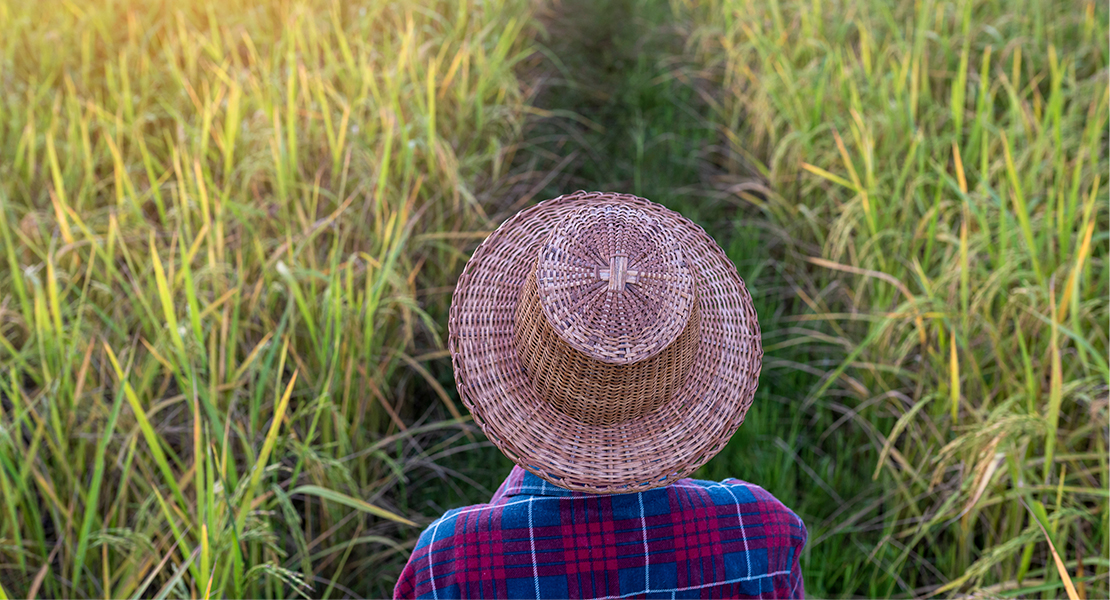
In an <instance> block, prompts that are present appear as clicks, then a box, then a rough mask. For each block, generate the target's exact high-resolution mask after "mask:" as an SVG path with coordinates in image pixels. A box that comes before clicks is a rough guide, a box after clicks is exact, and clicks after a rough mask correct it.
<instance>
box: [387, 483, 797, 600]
mask: <svg viewBox="0 0 1110 600" xmlns="http://www.w3.org/2000/svg"><path fill="white" fill-rule="evenodd" d="M806 538H807V533H806V529H805V525H804V524H803V523H802V520H801V519H799V518H798V516H797V515H795V514H794V513H793V512H792V511H791V510H790V509H788V508H786V506H784V505H783V504H782V503H781V502H779V501H778V500H776V499H775V497H774V496H772V495H771V494H769V493H768V492H767V491H766V490H764V489H763V488H761V487H759V486H756V485H752V484H750V483H744V482H743V481H739V480H736V479H726V480H725V481H722V482H720V483H717V482H711V481H700V480H695V479H682V480H679V481H677V482H676V483H674V484H672V485H669V486H667V487H664V488H657V489H653V490H647V491H643V492H636V493H629V494H615V495H595V494H584V493H579V492H570V491H568V490H564V489H562V488H557V487H555V486H553V485H551V484H549V483H547V482H545V481H543V480H542V479H540V478H538V477H536V476H535V475H532V474H531V473H528V472H527V471H525V470H523V469H521V468H520V467H514V468H513V471H512V473H510V474H509V477H508V478H507V479H506V480H505V482H504V483H503V484H501V487H500V488H498V490H497V493H496V494H494V496H493V498H492V499H491V500H490V503H489V504H479V505H476V506H468V507H465V508H457V509H452V510H449V511H447V514H445V515H443V516H442V517H441V518H439V519H438V520H436V521H435V522H433V523H432V524H431V525H430V526H428V528H427V529H426V530H425V531H424V533H423V534H421V536H420V540H419V541H418V542H417V544H416V549H415V550H414V551H413V554H412V556H411V557H410V558H409V562H408V564H407V565H406V566H405V569H404V571H403V572H402V573H401V578H400V579H399V580H398V581H397V587H396V588H395V589H394V592H393V594H394V597H395V598H413V597H416V598H437V599H439V598H632V597H639V598H801V597H803V596H804V590H803V586H802V572H801V569H800V568H799V565H798V555H799V554H800V553H801V551H802V547H803V546H805V543H806Z"/></svg>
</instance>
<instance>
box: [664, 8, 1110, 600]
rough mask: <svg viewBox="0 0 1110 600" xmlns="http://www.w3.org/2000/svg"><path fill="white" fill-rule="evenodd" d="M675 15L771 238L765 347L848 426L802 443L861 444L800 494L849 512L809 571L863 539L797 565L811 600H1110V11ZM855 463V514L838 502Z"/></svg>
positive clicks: (735, 178) (816, 550)
mask: <svg viewBox="0 0 1110 600" xmlns="http://www.w3.org/2000/svg"><path fill="white" fill-rule="evenodd" d="M672 5H673V7H674V9H675V11H676V15H678V17H679V20H680V21H685V22H687V23H688V24H689V29H688V32H687V33H688V36H689V37H688V39H689V43H690V46H689V47H690V52H691V53H692V55H693V57H694V60H695V62H696V64H698V65H699V66H700V67H701V68H703V69H704V73H703V74H704V75H705V77H706V79H707V80H708V81H710V82H711V83H712V85H711V87H712V88H714V89H712V90H711V91H709V92H707V93H706V97H707V101H709V102H711V104H712V106H713V118H714V120H715V121H716V123H717V124H718V127H719V131H720V137H721V139H722V144H723V145H725V146H727V147H728V149H729V152H728V153H727V157H728V159H727V160H725V161H723V164H722V166H723V167H725V168H726V169H727V170H728V171H729V172H730V176H729V177H727V178H722V179H723V181H722V183H721V184H720V188H721V189H727V190H729V191H731V192H733V193H734V194H735V197H736V198H737V199H738V200H739V201H741V202H743V203H745V204H747V205H749V206H751V207H754V209H755V210H758V211H759V213H760V214H761V215H762V216H763V220H764V221H765V222H766V223H767V224H768V225H767V228H768V229H769V230H771V231H777V232H778V233H777V235H776V237H777V238H778V240H779V242H778V243H779V244H781V246H782V256H781V269H782V272H781V276H782V278H783V280H784V281H786V282H787V283H788V284H789V285H790V286H791V288H792V292H793V293H792V294H791V295H792V296H793V297H794V302H795V303H796V304H797V305H799V306H803V307H805V310H804V311H803V314H799V315H796V316H793V317H790V318H789V320H790V321H792V322H794V323H795V325H796V326H795V327H793V328H791V329H790V330H788V331H784V332H782V333H783V335H784V339H782V340H778V341H777V343H778V344H779V345H781V346H802V347H806V348H808V351H809V352H810V353H811V355H812V356H813V357H814V358H813V360H811V361H809V363H808V365H807V368H808V369H810V370H812V371H814V372H815V373H816V374H817V375H819V376H820V380H819V381H818V383H817V384H816V385H815V386H814V387H813V389H812V390H811V391H810V392H809V394H808V396H807V397H804V398H798V401H797V410H798V411H802V412H804V411H807V410H809V409H810V408H811V407H813V406H814V405H815V404H823V405H825V406H830V407H833V406H836V407H840V410H841V411H842V414H843V419H842V420H840V421H838V422H836V423H835V424H834V425H833V426H832V430H829V431H812V430H810V431H808V432H803V433H802V435H800V436H798V437H796V438H795V439H796V441H795V442H794V443H795V444H800V445H806V444H819V443H821V441H823V440H824V439H825V437H826V436H829V435H832V436H838V435H844V432H845V430H847V429H849V428H854V429H855V430H856V431H859V432H863V434H864V435H862V436H857V437H862V439H863V440H864V441H865V446H863V447H862V448H860V449H859V450H858V451H857V452H855V453H854V454H844V455H841V456H836V457H831V458H833V459H834V460H833V462H831V463H830V462H829V461H827V460H825V461H823V462H822V467H823V468H820V469H818V470H815V469H813V468H810V469H809V473H808V475H807V476H805V477H804V478H803V479H801V480H800V485H803V486H805V487H808V488H809V490H810V494H812V495H815V496H819V497H824V498H827V499H828V500H827V502H829V503H830V504H833V505H837V504H839V505H840V506H835V510H833V511H825V513H824V514H823V515H822V516H823V517H824V518H823V519H821V520H818V522H816V523H812V524H811V530H812V529H814V528H816V529H818V530H819V531H821V532H822V533H820V534H819V535H817V536H815V538H814V539H813V540H812V541H811V544H810V546H809V548H808V550H807V552H809V553H810V556H814V555H815V554H821V552H822V550H821V548H822V545H823V544H830V543H836V539H837V537H838V536H842V535H844V534H847V533H851V532H853V531H857V532H858V531H872V532H874V536H875V543H874V544H873V545H871V546H867V547H860V548H858V549H856V550H855V551H854V552H852V551H849V552H846V553H845V554H844V560H843V564H842V566H841V567H840V568H839V569H838V568H837V566H836V565H828V564H823V565H821V566H816V565H814V566H810V567H808V568H809V569H814V570H820V572H821V573H822V576H823V577H826V578H829V579H828V580H825V581H823V582H822V588H821V589H824V590H828V591H830V592H831V593H836V592H842V593H847V594H866V595H892V594H893V595H914V596H916V595H923V594H935V593H956V592H960V593H982V594H987V595H1041V594H1043V595H1045V596H1049V597H1051V596H1057V595H1064V594H1065V591H1066V590H1065V588H1066V586H1067V584H1066V583H1065V582H1064V581H1062V580H1061V577H1063V576H1065V573H1066V575H1067V577H1068V578H1070V580H1071V581H1072V582H1074V584H1075V588H1076V593H1077V595H1080V596H1084V595H1085V596H1089V597H1105V596H1106V595H1107V594H1108V593H1110V587H1108V579H1107V578H1108V567H1110V562H1108V561H1107V556H1108V554H1110V531H1108V529H1110V526H1108V523H1110V520H1108V518H1110V514H1108V513H1110V498H1108V494H1107V492H1106V486H1107V482H1108V475H1110V472H1108V466H1107V425H1108V418H1110V417H1108V409H1110V408H1108V383H1110V366H1108V364H1107V353H1108V348H1107V335H1108V334H1107V320H1108V318H1110V301H1108V294H1110V268H1108V265H1107V254H1108V253H1107V240H1108V237H1110V235H1108V223H1110V218H1108V214H1107V210H1106V206H1107V193H1106V183H1107V182H1106V179H1107V175H1108V174H1107V168H1108V160H1107V159H1108V152H1107V136H1106V130H1107V113H1108V99H1107V81H1108V79H1107V59H1108V56H1107V50H1106V45H1105V42H1106V39H1107V36H1108V33H1110V27H1108V24H1107V12H1106V7H1105V5H1103V4H1102V3H1094V2H1049V1H1047V0H1045V1H1041V0H1028V1H1024V2H1018V3H1014V2H993V1H986V2H972V1H971V0H957V1H951V2H942V1H937V0H917V1H914V2H910V1H908V0H900V1H898V2H893V3H887V2H877V1H875V2H872V1H868V0H843V1H829V0H807V1H805V2H802V1H800V0H770V1H768V2H753V1H750V0H717V1H712V2H704V3H693V2H686V1H684V0H675V1H674V2H673V3H672ZM773 351H774V347H772V355H773ZM836 429H840V432H836V433H834V432H833V430H836ZM868 439H869V440H870V442H866V440H868ZM845 459H848V460H845ZM860 468H866V469H867V471H869V472H871V474H873V477H874V479H875V484H874V487H873V491H872V492H871V493H870V495H868V494H864V495H862V496H860V497H859V498H862V499H863V500H864V501H856V502H850V501H848V500H846V498H848V496H844V497H840V495H839V494H838V493H837V490H836V488H835V484H834V485H828V482H829V481H835V480H837V479H839V477H840V475H839V473H840V472H842V471H846V470H847V471H852V470H856V469H860ZM821 484H824V487H822V485H821ZM830 513H831V514H830ZM803 516H806V515H803ZM810 516H816V515H810ZM1041 525H1044V527H1043V528H1042V527H1041ZM1050 544H1051V546H1052V547H1054V548H1055V549H1056V550H1058V551H1059V553H1060V555H1061V558H1062V563H1061V564H1062V567H1063V568H1062V569H1059V568H1057V566H1056V562H1055V561H1054V559H1053V557H1052V552H1051V550H1050ZM803 564H805V561H803ZM857 565H864V567H865V569H864V570H863V571H862V572H860V571H859V570H856V571H854V572H853V571H852V569H853V567H856V566H857ZM807 583H808V582H807Z"/></svg>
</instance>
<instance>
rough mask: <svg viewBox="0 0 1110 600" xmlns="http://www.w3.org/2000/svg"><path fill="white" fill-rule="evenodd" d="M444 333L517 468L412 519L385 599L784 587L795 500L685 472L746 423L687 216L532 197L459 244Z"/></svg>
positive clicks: (745, 396)
mask: <svg viewBox="0 0 1110 600" xmlns="http://www.w3.org/2000/svg"><path fill="white" fill-rule="evenodd" d="M447 328H448V346H449V347H450V351H451V366H452V369H453V371H454V375H455V387H456V389H457V390H458V392H459V398H460V399H461V400H462V401H463V403H464V404H465V405H466V407H467V408H468V409H469V410H470V413H471V415H473V417H474V422H475V423H476V424H477V425H478V426H479V427H481V428H482V431H483V432H484V433H485V434H486V436H487V437H488V438H489V440H490V441H491V442H492V443H493V444H494V445H495V446H497V448H498V449H500V450H501V451H502V452H503V453H504V454H505V455H506V456H507V457H509V459H511V460H512V461H513V462H514V463H516V464H517V467H516V468H514V469H513V472H512V474H511V475H510V476H509V478H508V479H507V480H506V482H505V483H504V484H503V485H502V486H501V488H500V489H499V490H498V492H497V494H496V495H495V496H494V497H493V499H492V500H491V501H490V503H489V504H483V505H479V506H471V507H466V508H461V509H454V510H451V511H448V513H447V514H446V515H444V516H443V517H442V518H440V519H438V520H436V521H435V522H434V523H432V525H431V526H430V527H428V529H427V530H426V531H425V532H424V534H423V535H422V536H421V537H420V539H419V540H418V542H417V546H416V549H415V551H414V552H413V554H412V556H411V557H410V558H409V562H408V564H407V565H406V566H405V570H404V572H403V573H402V576H401V578H400V580H399V581H398V582H397V586H396V588H395V590H394V594H395V595H396V596H397V597H398V598H409V597H427V598H436V599H437V600H438V599H439V598H456V597H465V598H478V597H486V598H626V597H633V596H658V597H671V598H677V597H680V596H681V597H702V596H708V597H743V596H754V597H800V596H802V594H803V585H802V574H801V571H800V570H799V564H798V558H799V556H798V555H799V554H800V553H801V550H802V548H803V546H804V545H805V541H806V531H805V526H804V525H803V524H802V521H801V520H800V519H799V518H798V516H797V515H795V514H794V513H792V512H790V510H789V509H787V508H786V507H785V506H783V505H782V503H780V502H779V501H778V500H776V499H775V498H774V496H772V495H771V494H769V493H767V492H766V491H765V490H763V489H762V488H760V487H758V486H754V485H750V484H747V483H744V482H741V481H737V480H726V481H724V482H722V483H711V482H705V481H695V480H691V479H684V478H685V477H686V476H688V475H690V474H691V473H693V472H694V471H695V470H696V469H697V468H698V467H700V466H701V465H704V464H705V463H706V461H708V460H709V459H710V458H712V457H713V455H715V454H717V453H718V452H720V450H721V449H722V448H724V446H725V444H727V443H728V441H729V439H730V438H731V437H732V435H733V433H735V432H736V430H737V428H739V427H740V425H741V424H742V423H743V422H744V415H745V414H746V413H747V411H748V408H749V407H750V406H751V404H752V400H753V399H754V397H755V390H756V387H757V386H758V384H759V372H760V367H761V366H762V359H763V348H762V341H761V337H760V332H759V321H758V318H757V316H756V313H755V306H754V304H753V302H752V298H751V295H750V294H748V291H747V289H746V288H745V287H744V282H743V280H742V279H741V278H740V275H739V274H738V273H737V272H736V265H734V264H733V263H732V261H731V260H730V259H729V257H728V256H727V255H726V254H725V253H724V251H723V250H721V248H720V246H718V245H717V243H716V242H714V241H713V239H712V238H711V237H709V235H707V234H706V233H705V231H704V230H703V229H702V228H701V227H698V225H697V224H695V223H693V222H692V221H690V220H689V219H687V218H685V217H683V216H682V215H680V214H678V213H676V212H674V211H671V210H668V209H667V208H665V207H663V206H660V205H658V204H655V203H654V202H651V201H649V200H645V199H644V198H638V197H636V196H630V195H628V194H616V193H609V192H575V193H573V194H569V195H566V196H560V197H558V198H554V199H552V200H548V201H546V202H541V203H539V204H537V205H535V206H532V207H531V208H528V209H525V210H523V211H521V212H520V213H517V214H516V215H515V216H513V217H512V218H510V219H508V220H507V221H505V222H504V223H502V224H501V226H500V227H498V228H497V230H496V231H494V232H493V233H491V234H490V236H489V237H487V238H486V240H485V241H483V242H482V243H481V244H480V245H479V246H478V248H477V249H475V251H474V254H473V255H472V256H471V257H470V260H469V261H467V263H466V267H465V268H464V269H463V273H462V275H461V276H460V277H459V282H458V285H457V286H456V287H455V293H454V296H452V299H451V314H450V318H449V320H448V324H447Z"/></svg>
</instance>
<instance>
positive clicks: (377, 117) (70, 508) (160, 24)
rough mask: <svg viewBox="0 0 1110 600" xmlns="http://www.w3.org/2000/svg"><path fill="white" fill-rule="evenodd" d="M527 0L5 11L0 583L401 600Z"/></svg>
mask: <svg viewBox="0 0 1110 600" xmlns="http://www.w3.org/2000/svg"><path fill="white" fill-rule="evenodd" d="M529 10H530V7H529V6H528V3H526V2H523V1H520V0H506V1H500V2H496V1H495V2H488V1H487V2H461V3H454V2H450V3H449V2H440V1H436V0H423V1H420V2H392V3H391V2H384V1H374V2H366V3H360V4H356V3H343V2H334V1H327V0H304V1H299V2H253V1H246V0H221V1H219V2H217V1H208V0H204V1H201V0H197V1H193V2H188V3H184V4H181V3H173V2H159V1H145V2H138V1H115V2H96V3H74V2H67V1H49V2H34V3H26V2H0V31H3V32H4V33H3V35H0V243H2V244H3V246H2V251H0V254H3V260H0V563H2V564H0V586H2V592H0V593H3V594H6V595H8V596H11V597H34V596H40V597H46V596H49V597H104V598H108V597H112V598H117V597H131V596H152V595H158V596H160V597H163V596H192V597H196V596H205V597H225V596H247V597H262V596H267V597H272V596H281V597H288V596H291V595H296V594H311V595H314V596H325V597H326V596H328V595H336V594H337V593H339V592H340V591H342V590H344V589H345V588H355V590H357V593H358V594H360V595H366V596H383V595H388V594H389V592H390V591H391V588H392V577H393V576H394V573H395V570H396V569H397V567H398V562H399V561H403V559H404V558H405V556H406V555H407V546H408V545H411V541H409V542H404V541H403V540H405V539H409V540H415V535H414V534H415V533H416V532H417V531H418V528H415V527H414V526H413V525H414V524H413V523H412V522H411V521H410V520H409V517H410V516H411V515H410V514H409V510H408V509H407V504H406V500H405V498H404V493H399V492H398V485H399V484H400V483H402V482H403V480H404V477H405V471H406V470H407V469H409V468H410V463H413V462H422V463H424V464H427V463H428V462H430V461H432V460H434V456H431V457H430V456H429V453H431V454H433V455H434V452H435V448H424V447H422V446H421V445H420V443H419V440H420V439H421V436H424V435H427V434H428V432H429V431H435V430H442V429H444V428H453V429H455V430H456V431H459V432H460V433H463V432H464V431H465V427H466V426H465V424H463V423H462V422H461V421H462V420H463V419H461V417H462V415H460V414H459V410H458V407H457V406H455V405H454V403H453V401H452V399H451V397H450V396H447V395H443V396H442V397H438V398H437V397H429V398H426V399H425V398H420V399H417V400H416V401H415V402H414V400H413V399H412V396H411V394H410V393H409V390H410V389H411V388H412V384H413V382H414V381H416V380H420V379H422V378H423V377H425V376H429V377H430V375H429V374H428V371H427V370H425V369H424V368H423V367H422V366H421V365H422V361H424V360H426V359H427V357H426V356H419V355H417V356H414V354H418V353H419V352H420V351H423V350H425V349H428V348H432V349H434V348H436V347H437V345H438V341H439V336H440V335H441V334H442V328H441V324H440V320H441V319H440V317H441V316H442V314H443V313H444V311H445V309H446V300H447V296H444V295H443V294H438V295H436V294H431V295H425V296H423V297H420V298H419V299H418V290H421V289H424V288H426V287H429V286H437V285H438V286H442V285H443V284H444V282H445V281H447V280H449V279H450V277H451V275H452V274H453V273H455V272H457V270H458V269H459V268H460V267H461V264H462V261H463V260H465V256H463V255H462V254H460V252H459V250H458V245H459V243H460V242H462V241H465V240H466V239H467V238H468V237H473V234H470V233H467V232H469V231H472V230H474V229H478V230H482V229H486V228H488V223H487V222H486V220H485V218H484V215H483V212H482V209H481V203H482V199H483V194H484V193H485V191H486V190H487V187H488V185H489V182H490V181H492V180H495V179H497V178H498V177H499V176H500V172H501V170H502V168H503V165H504V164H505V163H506V162H507V161H509V160H511V156H510V155H509V154H508V153H507V152H506V150H505V148H506V145H507V144H508V143H509V142H511V141H513V139H514V138H515V135H516V132H517V130H518V127H519V123H520V115H521V114H522V110H521V107H522V105H521V95H520V91H519V85H518V83H517V80H516V77H515V75H514V73H513V71H512V69H513V66H514V63H515V62H516V61H518V60H519V59H520V57H521V56H523V53H526V52H527V40H528V39H529V37H530V31H531V20H530V15H529ZM429 282H430V283H429ZM429 402H436V403H438V402H443V403H444V406H443V407H442V409H443V410H444V411H445V414H448V415H454V416H455V417H456V418H455V419H452V420H449V421H446V422H443V423H441V424H435V423H433V424H430V425H419V426H415V427H406V422H407V423H408V424H410V425H411V424H412V422H413V421H414V418H413V416H412V415H413V411H414V409H416V410H419V411H421V412H422V411H424V410H425V409H426V408H427V407H428V405H429ZM417 416H419V413H417ZM418 518H419V517H418ZM405 532H409V533H405ZM399 540H400V541H399Z"/></svg>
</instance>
